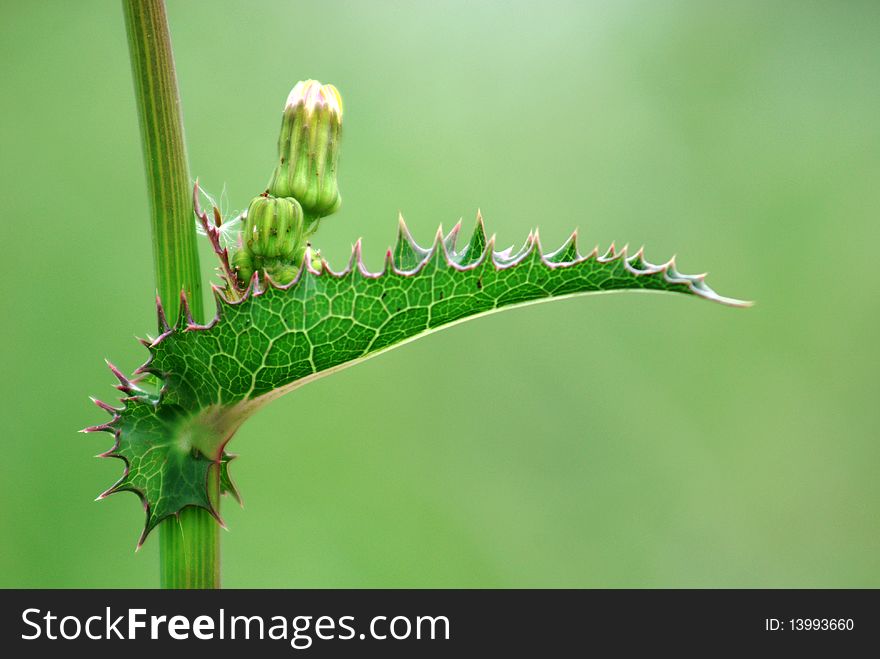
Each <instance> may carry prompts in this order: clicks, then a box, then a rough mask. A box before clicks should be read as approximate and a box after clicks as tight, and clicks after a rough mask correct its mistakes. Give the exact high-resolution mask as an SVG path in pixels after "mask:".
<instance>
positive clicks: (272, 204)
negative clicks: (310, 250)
mask: <svg viewBox="0 0 880 659" xmlns="http://www.w3.org/2000/svg"><path fill="white" fill-rule="evenodd" d="M303 230H304V221H303V209H302V207H300V205H299V203H297V201H296V199H290V198H281V199H279V198H277V197H271V196H268V195H265V196H264V195H261V196H259V197H255V198H254V199H253V201H251V204H250V206H248V209H247V214H246V215H245V218H244V228H243V230H242V234H241V249H239V250H238V251H237V252H236V253H235V254H234V255H233V257H232V265H233V266H234V267H235V268H236V269H237V271H238V278H239V280H240V281H241V282H242V283H245V282H247V281H248V280H249V279H250V278H251V275H253V273H254V271H256V270H263V271H265V272H266V273H267V274H268V275H269V276H270V277H272V279H274V280H275V281H277V282H278V283H281V284H286V283H288V282H289V281H291V280H292V279H293V277H294V276H295V275H296V272H297V270H298V268H299V265H300V264H301V263H302V259H303V254H304V253H305V247H306V243H305V240H304V238H303Z"/></svg>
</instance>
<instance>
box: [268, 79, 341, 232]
mask: <svg viewBox="0 0 880 659" xmlns="http://www.w3.org/2000/svg"><path fill="white" fill-rule="evenodd" d="M341 128H342V97H341V96H340V95H339V91H337V89H336V87H334V86H333V85H322V84H321V83H320V82H318V81H317V80H304V81H302V82H298V83H297V84H296V86H295V87H294V88H293V90H292V91H291V92H290V96H288V97H287V103H286V105H285V106H284V116H283V119H282V121H281V136H280V137H279V138H278V165H277V167H276V168H275V172H274V173H273V174H272V178H271V179H270V180H269V193H270V194H271V195H273V196H275V197H293V198H294V199H296V200H297V201H298V202H299V203H300V205H301V206H302V207H303V210H304V211H305V214H306V217H307V218H308V219H309V220H310V221H313V220H316V219H318V218H321V217H325V216H327V215H330V214H331V213H334V212H335V211H336V210H337V209H338V208H339V204H340V202H341V198H340V196H339V186H338V185H337V183H336V169H337V164H338V161H339V136H340V130H341Z"/></svg>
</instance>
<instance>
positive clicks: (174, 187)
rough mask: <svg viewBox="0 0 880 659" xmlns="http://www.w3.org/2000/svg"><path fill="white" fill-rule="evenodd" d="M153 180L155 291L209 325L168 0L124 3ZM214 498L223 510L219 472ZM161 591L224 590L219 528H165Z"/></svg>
mask: <svg viewBox="0 0 880 659" xmlns="http://www.w3.org/2000/svg"><path fill="white" fill-rule="evenodd" d="M122 6H123V10H124V14H125V25H126V31H127V33H128V45H129V52H130V55H131V68H132V74H133V77H134V86H135V97H136V100H137V106H138V117H139V119H140V127H141V140H142V143H143V147H144V149H143V150H144V161H145V166H146V173H147V188H148V192H149V200H150V217H151V226H152V236H153V263H154V266H155V272H156V290H157V292H158V295H159V298H160V299H161V301H162V304H163V307H164V309H165V313H166V316H167V317H168V319H169V320H170V321H172V322H173V320H174V319H176V318H177V317H178V314H179V312H180V301H179V298H180V293H181V291H183V292H184V293H185V294H186V297H187V300H188V301H189V306H190V309H191V312H192V315H193V318H194V319H195V320H197V321H202V320H203V313H204V312H203V301H202V288H201V277H200V272H199V257H198V252H197V249H196V233H195V221H194V218H193V209H192V190H191V188H190V178H189V166H188V164H187V158H186V145H185V143H184V134H183V117H182V114H181V110H180V96H179V94H178V91H177V76H176V74H175V71H174V57H173V54H172V50H171V36H170V34H169V31H168V19H167V17H166V14H165V3H164V1H163V0H123V2H122ZM209 481H210V482H209V483H208V491H209V493H210V494H211V497H212V499H213V501H214V505H215V508H216V509H217V510H219V503H220V502H219V496H220V478H219V469H213V470H211V475H210V476H209ZM159 544H160V561H161V571H160V576H161V585H162V587H163V588H219V586H220V527H219V525H218V524H217V522H216V521H215V520H214V519H213V517H211V515H210V514H209V513H208V512H207V511H205V510H202V509H201V508H193V507H190V508H185V509H184V510H182V511H181V513H180V515H179V517H177V518H171V519H169V520H166V521H165V522H163V523H162V525H161V526H160V528H159Z"/></svg>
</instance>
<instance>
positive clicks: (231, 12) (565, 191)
mask: <svg viewBox="0 0 880 659" xmlns="http://www.w3.org/2000/svg"><path fill="white" fill-rule="evenodd" d="M0 12H2V13H0V34H2V38H0V70H2V75H0V80H2V95H3V104H2V110H0V112H2V115H0V116H2V121H0V149H2V151H0V166H2V175H0V186H2V203H3V206H4V209H3V212H4V218H5V220H4V222H3V227H4V229H3V240H4V242H5V243H6V245H5V247H4V250H3V259H2V267H3V272H4V277H3V281H4V282H5V287H4V288H5V290H4V295H3V311H2V317H3V323H2V330H0V331H2V351H3V352H2V363H3V371H4V377H3V378H2V380H0V388H2V395H0V406H2V424H3V430H4V434H5V441H4V443H3V450H2V456H3V457H2V464H3V466H2V478H0V500H2V502H3V510H2V513H0V586H24V587H38V586H39V587H49V586H62V587H67V586H100V587H123V586H145V587H149V586H155V585H157V583H158V564H157V563H158V561H157V557H158V542H157V537H155V536H154V537H151V538H150V540H149V541H148V542H147V544H146V546H145V547H144V548H143V549H142V550H141V551H140V552H139V553H135V552H134V545H135V541H136V539H137V535H138V532H139V530H140V528H141V525H142V523H143V512H142V509H141V506H140V504H139V502H138V501H137V499H136V498H135V497H134V496H131V495H126V494H123V495H120V496H117V497H111V498H110V499H108V500H106V501H104V502H102V503H100V504H99V503H94V502H93V501H92V499H93V498H94V497H95V495H96V494H97V493H98V492H100V491H101V490H102V489H104V488H105V487H107V486H108V485H110V484H111V483H112V482H113V481H114V480H115V479H116V478H117V477H118V476H119V474H120V464H119V463H118V462H116V461H109V460H95V459H93V458H92V456H93V455H94V454H96V453H98V452H100V451H102V450H105V449H107V448H108V447H109V446H110V443H111V438H110V437H109V436H107V435H79V434H77V433H76V432H75V430H76V429H78V428H81V427H83V426H86V425H89V424H92V423H95V422H97V421H99V420H101V419H102V418H104V417H103V414H102V413H101V412H100V410H98V409H96V408H94V407H93V406H92V405H91V403H90V402H89V401H88V398H87V395H89V394H93V395H98V396H100V397H102V398H107V399H108V400H110V399H112V398H113V396H114V392H113V390H112V389H111V388H110V385H111V384H112V377H111V375H110V373H109V372H108V371H107V369H106V368H105V366H104V364H103V361H102V359H103V358H104V357H108V358H110V359H112V360H113V361H114V362H116V363H117V364H119V365H120V366H121V367H124V369H125V370H128V371H130V370H132V369H134V368H135V367H136V366H137V365H139V364H140V363H141V362H142V361H143V359H144V358H145V356H146V352H145V351H144V350H143V348H142V347H141V346H140V345H139V344H138V343H137V342H136V341H135V340H134V336H135V335H144V334H146V333H148V332H151V331H153V329H154V324H155V312H154V308H153V303H152V295H153V273H152V261H151V254H150V243H149V234H148V231H149V225H148V220H147V210H146V208H147V207H146V203H147V202H146V194H145V181H144V174H143V165H142V160H141V151H140V145H139V142H138V129H137V124H136V114H135V106H134V101H133V89H132V83H131V78H130V70H129V63H128V54H127V45H126V40H125V34H124V27H123V20H122V11H121V7H120V5H119V3H117V2H112V1H91V2H76V3H72V2H61V1H56V2H28V3H22V2H10V1H8V0H4V1H3V4H2V10H0ZM169 16H170V21H171V29H172V36H173V39H174V44H175V50H176V60H177V66H178V76H179V82H180V86H181V94H182V98H183V106H184V115H185V119H186V130H187V139H188V145H189V153H190V162H191V167H192V172H193V175H198V176H199V177H200V179H201V181H202V183H203V185H205V187H206V188H207V189H209V190H211V191H213V192H214V193H215V194H219V193H220V191H221V190H223V189H224V188H225V191H226V199H227V202H226V210H227V211H232V210H235V209H240V208H242V207H243V206H245V205H246V204H247V202H248V200H249V199H250V198H251V196H253V195H254V194H255V193H256V192H258V191H260V190H262V189H263V187H264V186H265V183H266V181H267V179H268V176H269V174H270V173H271V169H272V166H273V164H274V148H275V144H274V143H275V140H276V137H277V130H278V124H279V118H280V111H281V107H282V105H283V102H284V99H285V98H286V95H287V93H288V91H289V89H290V87H291V86H292V85H293V84H294V83H295V82H296V81H297V80H298V79H300V78H307V77H313V78H317V79H320V80H322V81H325V82H333V83H335V84H336V85H337V86H338V87H339V89H340V90H341V91H342V94H343V96H344V98H345V103H346V117H345V122H346V123H345V139H344V146H343V150H344V153H343V158H342V165H341V179H340V183H341V187H342V191H343V197H344V206H343V209H342V211H341V212H340V213H339V214H338V215H337V216H334V218H332V219H331V220H329V221H327V222H326V223H325V225H324V226H323V228H322V231H321V234H319V237H320V240H319V241H318V244H319V246H320V247H321V248H322V250H323V252H324V254H325V255H327V256H328V257H329V259H330V261H331V263H332V264H334V265H340V266H341V264H342V263H343V262H344V261H345V260H346V259H347V258H348V253H349V249H350V246H351V244H352V242H353V241H354V240H355V239H356V238H357V237H359V236H363V237H364V245H365V254H366V260H367V262H368V264H369V265H371V266H374V267H379V266H380V265H381V263H382V256H383V253H384V249H385V248H386V247H387V246H388V245H389V244H390V243H391V242H393V240H394V238H395V234H396V227H397V222H396V220H397V213H398V211H402V212H403V214H404V215H405V217H406V218H407V220H408V222H409V223H410V225H411V227H412V229H413V232H414V234H415V235H416V237H417V238H419V239H420V240H423V241H428V240H429V239H430V238H431V237H432V236H433V233H434V230H435V229H436V226H437V225H438V224H439V223H441V222H442V223H444V224H445V226H447V227H449V226H451V225H452V223H454V222H455V221H456V220H458V218H459V217H464V218H465V223H466V225H468V227H469V225H470V222H471V221H472V219H473V217H474V216H475V214H476V211H477V208H478V207H479V208H481V209H482V212H483V214H484V216H485V218H486V221H487V225H488V227H489V230H490V231H495V232H497V234H498V238H499V243H502V244H513V243H519V242H521V241H522V239H523V238H524V237H525V235H526V234H527V232H528V230H529V229H530V228H531V227H534V226H539V227H540V229H541V235H542V238H543V240H544V243H545V245H547V246H548V247H551V246H555V244H557V243H560V242H562V240H563V239H564V238H565V237H566V236H567V235H568V233H569V231H570V230H571V229H572V228H573V227H574V226H578V227H580V230H581V236H582V238H583V239H584V245H583V246H584V247H585V248H589V247H592V245H593V244H595V243H598V244H600V245H601V246H603V247H605V246H607V244H608V243H610V242H611V241H616V242H617V243H618V244H621V243H627V242H628V243H631V244H635V245H638V244H642V243H644V244H645V245H646V246H647V256H648V258H649V259H650V260H654V261H658V262H659V261H664V260H666V259H667V258H668V257H669V256H671V255H672V254H673V253H677V254H678V259H679V260H678V263H679V265H680V267H681V269H682V270H683V271H685V272H700V271H703V270H707V269H711V270H712V274H711V276H710V278H709V283H710V285H712V286H713V287H714V288H715V289H716V290H718V291H719V292H721V293H722V294H726V295H732V296H737V297H744V298H751V299H755V300H756V301H757V305H756V306H755V307H754V308H753V309H750V310H737V309H730V308H725V307H721V306H717V305H712V304H709V303H706V302H703V301H699V300H695V299H688V298H684V297H677V296H660V295H658V296H633V295H625V296H598V297H594V298H589V297H585V298H578V299H571V300H566V301H561V302H556V303H554V304H549V305H541V306H538V307H529V308H524V309H518V310H513V311H510V312H507V313H504V314H499V315H495V316H491V317H488V318H485V319H482V320H479V321H477V322H474V323H467V324H464V325H462V326H458V327H455V328H453V329H451V330H449V331H445V332H441V333H439V334H437V335H434V336H431V337H429V338H427V339H424V340H422V341H419V342H416V343H414V344H411V345H407V346H406V347H404V348H401V349H400V350H397V351H394V352H392V353H390V354H388V355H385V356H382V357H381V358H379V359H375V360H372V361H369V362H367V363H365V364H363V365H361V366H358V367H357V368H353V369H350V370H346V371H344V372H342V373H339V374H337V375H335V376H333V377H331V378H326V379H323V380H320V381H318V382H316V383H314V384H312V385H309V386H308V387H305V388H303V389H302V390H299V391H297V392H296V393H294V394H292V395H290V396H288V397H286V398H284V399H282V400H280V401H278V402H275V403H273V404H272V405H271V406H269V407H268V408H267V409H265V410H264V411H262V412H261V413H260V414H259V415H257V416H256V417H255V418H253V419H252V420H250V421H249V422H248V423H247V424H245V426H244V427H243V428H242V429H241V431H240V432H239V434H238V436H237V437H236V439H235V441H234V442H233V444H232V447H231V448H232V450H233V451H234V452H237V453H239V454H240V456H241V457H240V458H239V460H237V461H236V463H235V465H234V470H233V474H234V477H235V478H236V480H237V482H238V485H239V487H240V489H241V490H242V492H243V494H244V497H245V502H246V507H245V508H244V509H239V508H238V507H237V506H236V505H235V504H234V503H233V502H231V501H229V500H226V501H224V516H225V518H226V521H227V523H228V525H229V527H230V529H231V530H230V532H229V533H225V534H224V535H223V552H224V558H223V562H224V565H223V572H224V585H226V586H229V587H245V586H255V587H262V586H275V587H278V586H283V587H304V586H330V587H337V586H339V587H341V586H351V587H362V586H389V587H409V586H436V587H447V586H450V587H451V586H462V587H471V586H479V587H497V586H500V587H513V586H522V587H532V586H553V587H556V586H574V587H582V586H609V587H617V586H652V587H653V586H667V587H669V586H672V587H678V586H699V587H703V586H706V587H712V586H770V587H784V586H787V587H794V586H798V587H799V586H804V587H806V586H820V587H826V586H827V587H831V586H843V587H855V586H874V587H877V586H880V505H878V504H880V480H878V467H880V444H878V421H880V412H878V406H877V403H876V398H877V391H878V387H877V381H878V378H877V367H878V350H877V338H876V337H877V326H878V321H880V309H878V300H880V282H878V279H880V278H878V276H877V260H876V256H875V248H876V244H877V239H878V237H880V214H878V210H880V204H878V196H880V185H878V180H880V121H878V118H880V4H878V3H877V2H864V3H858V2H824V3H815V2H773V3H768V2H763V1H761V2H736V3H729V2H704V1H693V2H614V3H611V2H607V3H606V2H603V3H585V2H580V1H578V2H570V3H565V2H544V3H536V2H533V3H516V2H493V3H469V2H369V3H367V2H360V1H356V0H351V1H349V2H304V1H303V2H243V1H240V2H230V1H226V2H218V1H211V2H208V1H207V0H202V1H195V2H194V1H187V2H182V1H180V0H177V1H172V2H170V3H169ZM202 247H203V257H204V258H203V269H204V273H205V281H207V280H208V278H209V277H210V276H211V273H210V269H211V268H212V267H213V263H212V261H211V259H210V255H209V253H208V252H207V250H206V249H204V248H205V246H204V245H203V246H202Z"/></svg>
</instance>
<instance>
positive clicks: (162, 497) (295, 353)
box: [87, 218, 745, 540]
mask: <svg viewBox="0 0 880 659" xmlns="http://www.w3.org/2000/svg"><path fill="white" fill-rule="evenodd" d="M458 230H459V227H458V226H456V228H455V229H453V231H452V232H450V234H448V235H446V236H444V235H443V234H442V232H438V234H437V237H436V238H435V241H434V244H433V246H432V248H431V249H424V248H422V247H420V246H419V245H417V244H416V243H415V241H414V240H413V239H412V236H411V235H410V233H409V230H408V229H407V228H406V225H405V224H404V223H403V221H402V220H401V222H400V235H399V238H398V241H397V245H396V246H395V247H394V248H393V249H392V250H389V254H388V257H387V258H386V264H385V269H384V271H383V272H381V273H370V272H368V271H367V270H366V268H365V267H364V265H363V262H362V260H361V257H360V249H361V248H360V243H358V244H357V245H356V246H355V248H354V250H353V253H352V259H351V262H350V263H349V266H348V268H346V269H345V270H344V271H343V272H340V273H334V272H333V271H331V269H330V267H329V265H328V264H327V263H326V262H323V267H322V268H321V269H320V271H319V270H315V269H313V268H312V267H311V265H310V264H311V259H310V258H306V259H305V261H304V265H303V269H302V270H301V271H300V273H299V275H298V276H297V278H296V279H295V280H294V281H293V282H292V283H290V284H288V285H287V286H276V285H275V284H274V283H272V282H271V281H269V280H267V279H266V278H262V279H261V278H260V277H259V276H258V275H257V274H255V276H254V278H253V279H252V280H251V284H250V286H249V288H248V290H247V291H246V292H245V294H244V296H243V297H242V298H241V299H239V300H236V301H228V300H227V299H225V297H224V296H223V294H222V293H220V291H219V289H215V297H216V299H217V314H216V317H215V319H214V321H213V322H212V323H210V324H209V325H206V326H200V325H196V324H194V323H193V322H192V320H191V319H190V318H188V314H187V313H186V311H184V313H182V314H181V318H180V320H179V321H178V323H177V324H176V326H175V327H174V328H170V327H166V331H165V332H164V333H163V334H162V335H161V336H159V338H157V339H156V340H155V341H153V342H151V343H149V345H148V349H149V351H150V359H149V360H148V361H147V363H146V364H144V365H143V366H142V367H140V368H139V369H138V371H137V373H138V374H139V375H140V376H141V377H143V376H145V375H147V374H148V375H149V376H155V377H156V378H158V379H159V380H160V381H161V382H162V383H163V384H162V388H161V390H160V391H159V393H157V394H156V393H148V392H147V391H144V390H142V389H140V388H139V387H138V384H137V382H132V381H129V380H127V379H126V378H125V377H124V376H122V375H121V374H120V373H118V371H116V370H115V369H114V373H116V375H117V377H118V378H119V379H120V385H119V388H120V389H122V390H123V391H124V392H125V393H126V394H127V395H126V397H125V398H124V399H123V407H122V408H121V409H119V410H115V409H113V408H110V407H109V406H107V405H106V404H104V403H100V402H99V403H98V404H99V405H101V406H102V407H103V408H104V409H107V410H108V411H111V413H112V414H113V419H112V420H111V421H110V422H109V423H107V424H105V425H102V426H96V427H93V428H89V429H87V430H89V431H96V430H101V431H107V432H112V433H114V434H115V435H116V445H115V446H114V448H113V449H111V451H109V452H108V453H106V454H104V455H105V456H106V457H116V458H121V459H124V460H125V462H126V471H125V474H124V475H123V477H122V478H121V479H120V481H119V482H118V483H116V485H114V486H113V487H112V488H110V490H108V491H107V492H106V493H105V495H106V494H110V493H113V492H117V491H122V490H130V491H133V492H136V493H137V494H138V495H139V496H140V497H141V498H142V499H143V501H144V505H145V507H146V512H147V521H146V525H145V528H144V533H143V535H142V538H141V539H142V540H143V538H144V537H146V534H147V533H149V531H150V530H151V529H153V528H154V527H155V526H156V525H157V524H158V523H159V522H160V521H161V520H162V519H164V518H165V517H168V516H170V515H174V514H176V513H178V512H179V511H180V510H181V509H182V508H183V507H184V506H188V505H192V506H199V507H202V508H205V509H207V510H209V511H211V512H212V513H213V514H215V515H216V511H214V510H213V508H212V506H211V503H210V499H209V497H208V495H207V489H206V479H207V475H208V471H209V469H211V468H214V467H216V468H219V469H220V470H221V483H222V490H223V491H224V492H228V493H231V494H233V496H235V497H236V498H238V493H237V490H235V487H234V485H232V481H231V480H230V479H229V473H228V462H229V460H230V459H231V456H229V455H228V454H227V453H226V452H225V451H224V448H225V446H226V444H227V442H228V441H229V440H230V439H231V437H232V435H233V434H234V433H235V431H236V430H237V428H238V427H239V426H240V424H241V423H242V422H243V421H244V420H245V419H246V418H247V417H248V416H249V415H250V414H252V413H253V412H254V411H255V410H256V409H258V408H259V407H260V406H261V405H263V404H265V403H266V402H268V401H270V400H272V399H274V398H276V397H278V396H280V395H281V394H283V393H285V392H288V391H291V390H292V389H295V388H297V387H299V386H302V385H303V384H305V383H307V382H310V381H312V380H314V379H315V378H317V377H320V376H321V375H325V374H328V373H332V372H334V371H336V370H338V369H340V368H343V367H345V366H348V365H351V364H354V363H357V362H359V361H362V360H364V359H367V358H369V357H372V356H375V355H377V354H379V353H381V352H383V351H385V350H388V349H391V348H393V347H396V346H399V345H401V344H403V343H404V342H406V341H409V340H412V339H414V338H417V337H419V336H424V335H425V334H427V333H429V332H431V331H434V330H436V329H439V328H441V327H444V326H448V325H451V324H453V323H456V322H459V321H462V320H465V319H468V318H473V317H476V316H479V315H482V314H487V313H492V312H494V311H497V310H499V309H503V308H506V307H510V306H514V305H521V304H528V303H534V302H540V301H544V300H550V299H557V298H562V297H568V296H572V295H580V294H587V293H602V292H611V291H660V292H673V293H681V294H684V295H693V296H697V297H702V298H705V299H708V300H713V301H716V302H721V303H724V304H730V305H737V306H742V305H744V304H745V303H742V302H740V301H738V300H733V299H729V298H724V297H721V296H718V295H716V294H715V293H714V292H713V291H712V290H711V289H710V288H709V287H708V286H706V284H705V282H704V281H703V276H688V275H682V274H680V273H679V272H678V271H677V270H676V269H675V267H674V264H673V263H672V262H669V263H666V264H664V265H652V264H650V263H648V262H647V261H645V259H644V257H643V255H642V251H641V250H639V251H638V252H637V253H636V254H635V255H633V256H628V255H627V251H626V249H624V250H622V251H620V252H617V251H616V250H615V249H614V247H613V246H612V247H611V248H610V249H609V250H608V252H606V253H605V254H604V255H602V256H599V253H598V250H593V251H592V252H591V253H590V254H588V255H586V256H582V255H580V254H579V253H578V250H577V245H576V234H572V236H571V238H569V239H568V240H567V241H566V242H565V244H563V245H562V247H560V248H559V249H558V250H556V251H554V252H551V253H550V254H546V255H545V254H544V253H543V252H542V250H541V246H540V241H539V239H538V235H537V233H535V234H532V235H530V236H529V238H528V239H527V241H526V243H525V245H524V246H523V247H522V249H520V250H519V251H516V252H513V251H512V250H504V251H495V250H494V238H489V239H487V238H486V234H485V230H484V228H483V222H482V219H480V218H478V222H477V227H476V229H475V231H474V233H473V235H472V237H471V239H470V240H469V241H468V242H467V243H466V244H465V245H464V246H463V247H462V248H460V249H458V248H457V247H456V239H457V236H458ZM183 307H184V310H185V309H186V307H185V304H184V305H183ZM159 309H160V317H162V313H161V305H160V307H159ZM163 322H164V320H163ZM102 496H103V495H102Z"/></svg>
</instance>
